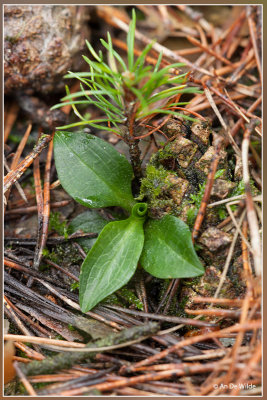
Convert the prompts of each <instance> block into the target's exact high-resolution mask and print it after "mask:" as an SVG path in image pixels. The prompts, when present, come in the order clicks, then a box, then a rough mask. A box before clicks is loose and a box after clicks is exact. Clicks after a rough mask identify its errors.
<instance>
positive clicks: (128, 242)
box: [80, 203, 147, 312]
mask: <svg viewBox="0 0 267 400" xmlns="http://www.w3.org/2000/svg"><path fill="white" fill-rule="evenodd" d="M146 211H147V205H146V204H145V203H137V204H135V206H134V207H133V210H132V215H131V217H130V218H128V219H126V220H123V221H116V222H110V223H109V224H108V225H106V226H105V228H104V229H103V230H102V232H101V233H100V235H99V237H98V238H97V241H96V243H95V244H94V246H93V247H92V249H91V250H90V252H89V253H88V255H87V257H86V258H85V260H84V262H83V264H82V267H81V274H80V307H81V310H82V311H83V312H87V311H89V310H91V309H92V308H93V307H94V306H95V305H96V304H97V303H99V302H100V301H101V300H103V299H104V298H105V297H107V296H108V295H109V294H111V293H113V292H115V291H116V290H118V289H120V288H121V287H122V286H124V285H125V284H126V283H127V282H128V281H129V280H130V279H131V277H132V276H133V274H134V273H135V270H136V267H137V263H138V260H139V257H140V254H141V251H142V248H143V244H144V230H143V223H144V220H145V214H146Z"/></svg>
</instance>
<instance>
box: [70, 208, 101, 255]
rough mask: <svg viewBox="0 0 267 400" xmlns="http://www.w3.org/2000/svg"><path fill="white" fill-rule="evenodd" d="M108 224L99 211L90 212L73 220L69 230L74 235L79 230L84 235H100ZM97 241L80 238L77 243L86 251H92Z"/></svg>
mask: <svg viewBox="0 0 267 400" xmlns="http://www.w3.org/2000/svg"><path fill="white" fill-rule="evenodd" d="M107 224H108V221H107V220H105V219H104V218H102V217H101V216H100V215H99V214H98V212H97V211H95V210H88V211H85V212H83V213H81V214H79V215H77V217H75V218H73V220H72V221H71V222H70V224H69V227H68V230H69V232H70V233H74V232H77V231H79V230H81V231H83V232H84V233H100V232H101V231H102V229H103V228H104V226H106V225H107ZM96 240H97V239H96V238H79V239H77V242H78V243H79V244H80V245H81V246H82V247H83V249H84V250H85V251H88V250H90V249H91V247H92V246H93V244H94V243H95V242H96Z"/></svg>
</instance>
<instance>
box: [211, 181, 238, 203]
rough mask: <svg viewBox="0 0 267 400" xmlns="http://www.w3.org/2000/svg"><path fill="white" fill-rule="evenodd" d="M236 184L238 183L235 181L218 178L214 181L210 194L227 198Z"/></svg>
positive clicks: (216, 197)
mask: <svg viewBox="0 0 267 400" xmlns="http://www.w3.org/2000/svg"><path fill="white" fill-rule="evenodd" d="M235 186H236V184H235V183H234V182H230V181H226V180H224V179H216V180H215V181H214V183H213V187H212V190H211V195H210V196H211V198H214V199H218V200H223V199H226V197H228V195H229V194H230V192H231V191H232V190H233V189H234V187H235Z"/></svg>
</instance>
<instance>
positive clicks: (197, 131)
mask: <svg viewBox="0 0 267 400" xmlns="http://www.w3.org/2000/svg"><path fill="white" fill-rule="evenodd" d="M210 134H211V128H210V126H209V125H208V123H207V122H204V121H201V122H194V123H193V124H192V126H191V139H192V140H194V142H196V143H197V144H198V145H199V146H200V148H201V149H202V150H204V151H205V150H206V149H207V147H208V145H209V136H210Z"/></svg>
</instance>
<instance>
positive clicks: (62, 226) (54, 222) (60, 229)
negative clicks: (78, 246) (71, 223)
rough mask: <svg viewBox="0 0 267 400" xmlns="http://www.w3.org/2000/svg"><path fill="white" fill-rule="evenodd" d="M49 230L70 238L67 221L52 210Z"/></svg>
mask: <svg viewBox="0 0 267 400" xmlns="http://www.w3.org/2000/svg"><path fill="white" fill-rule="evenodd" d="M49 230H53V231H55V232H57V233H58V234H59V235H60V236H64V237H65V238H66V239H67V238H68V228H67V221H61V216H60V214H59V213H58V212H51V213H50V217H49Z"/></svg>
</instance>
